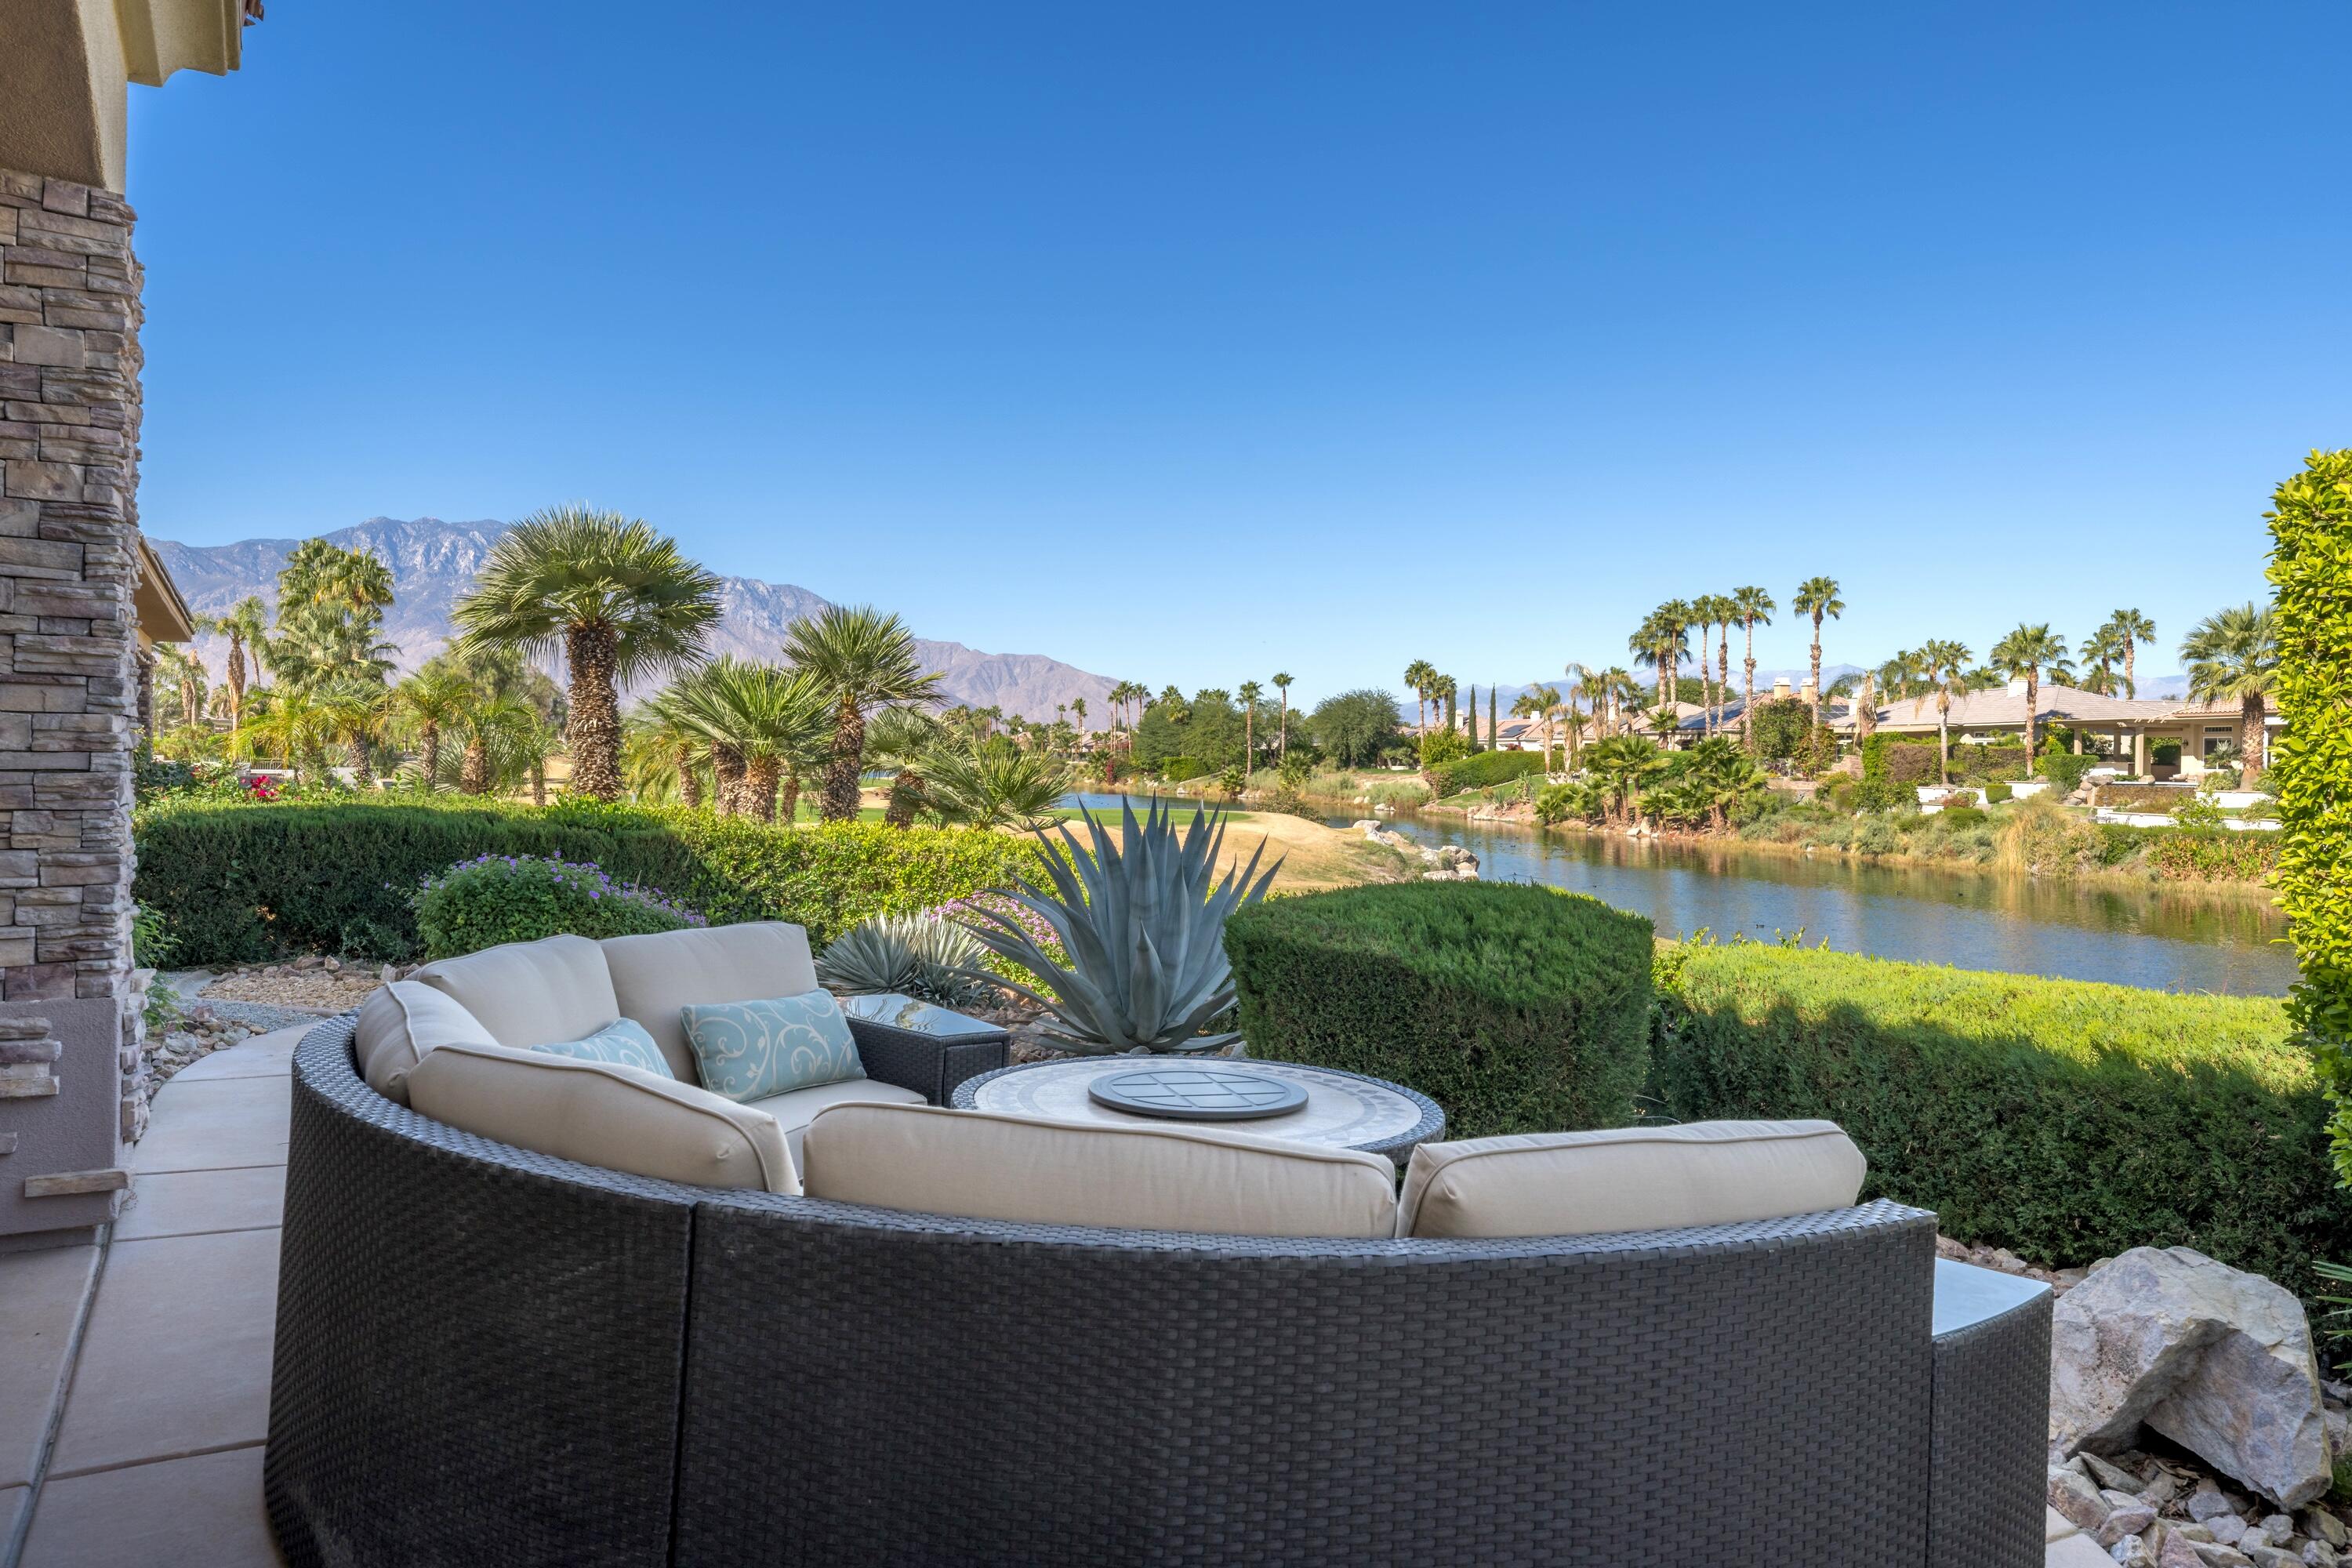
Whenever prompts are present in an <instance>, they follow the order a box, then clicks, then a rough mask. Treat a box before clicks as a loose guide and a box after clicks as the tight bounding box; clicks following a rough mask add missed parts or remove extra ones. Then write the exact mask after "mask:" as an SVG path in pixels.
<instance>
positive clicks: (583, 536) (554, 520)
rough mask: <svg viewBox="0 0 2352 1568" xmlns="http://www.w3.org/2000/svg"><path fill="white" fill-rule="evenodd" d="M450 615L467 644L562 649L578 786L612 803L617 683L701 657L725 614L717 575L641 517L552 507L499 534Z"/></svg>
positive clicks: (616, 777) (616, 788)
mask: <svg viewBox="0 0 2352 1568" xmlns="http://www.w3.org/2000/svg"><path fill="white" fill-rule="evenodd" d="M450 619H451V620H452V621H454V622H455V623H456V624H457V627H458V631H459V636H458V638H457V646H458V647H459V648H460V649H461V650H469V649H480V648H511V649H514V650H516V651H518V652H521V653H529V654H539V655H546V654H551V653H553V652H554V651H556V650H557V649H558V648H561V649H562V653H563V657H564V663H565V667H566V668H568V669H569V670H570V671H571V677H572V692H571V696H572V701H571V712H570V724H569V729H570V739H571V742H572V788H573V789H574V790H575V791H577V792H578V793H580V794H582V795H589V796H592V797H593V798H594V799H597V800H614V799H616V798H618V797H619V795H620V793H621V770H620V752H621V713H620V688H621V686H622V685H623V684H624V683H625V682H627V681H629V680H631V679H635V678H636V677H638V676H643V675H652V674H656V673H659V672H662V671H665V670H670V669H676V668H682V667H684V666H687V665H689V664H691V663H692V662H693V661H694V660H695V659H697V658H700V657H701V655H702V650H703V647H704V645H705V644H706V642H707V641H708V640H709V636H710V629H711V627H712V626H715V625H717V624H718V620H719V579H718V578H717V577H715V576H713V575H712V574H709V572H706V571H704V570H703V569H702V568H701V567H700V566H698V565H697V564H696V563H694V562H692V561H690V560H688V558H687V557H686V555H685V553H684V552H682V551H680V550H679V549H678V547H677V541H676V540H673V539H669V538H667V537H665V536H664V535H663V534H661V533H660V532H659V531H656V529H655V528H654V526H653V525H652V524H651V523H648V522H646V521H644V520H642V519H638V520H635V521H631V520H628V519H625V518H623V517H622V516H621V515H620V514H619V513H617V512H609V511H596V510H591V509H590V508H588V507H586V506H581V505H569V506H559V507H551V508H549V509H548V510H544V511H540V512H534V513H533V514H532V515H531V516H530V517H528V518H525V519H524V520H523V521H520V522H519V523H516V524H515V525H514V526H513V527H512V528H510V529H509V530H508V531H506V532H505V533H504V534H502V535H500V536H499V542H498V543H497V544H495V545H493V546H492V547H491V550H490V558H489V561H488V563H486V564H485V565H484V566H483V568H482V574H481V577H480V579H479V581H478V582H477V583H476V584H475V586H474V590H473V592H472V593H470V594H468V595H466V596H465V597H464V598H462V599H460V600H458V601H457V605H456V607H455V608H454V609H452V610H451V612H450Z"/></svg>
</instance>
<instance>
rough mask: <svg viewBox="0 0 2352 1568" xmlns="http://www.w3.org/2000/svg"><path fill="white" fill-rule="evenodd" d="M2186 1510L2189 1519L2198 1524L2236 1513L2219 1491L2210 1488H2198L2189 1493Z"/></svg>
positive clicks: (2215, 1488)
mask: <svg viewBox="0 0 2352 1568" xmlns="http://www.w3.org/2000/svg"><path fill="white" fill-rule="evenodd" d="M2188 1508H2189V1518H2191V1519H2193V1520H2196V1521H2198V1522H2199V1523H2200V1524H2201V1523H2203V1522H2204V1521H2207V1520H2209V1519H2218V1518H2220V1517H2221V1515H2223V1514H2225V1513H2232V1512H2235V1511H2236V1510H2234V1509H2232V1508H2231V1506H2230V1500H2229V1499H2228V1498H2225V1497H2223V1496H2222V1495H2221V1488H2219V1487H2211V1486H2204V1487H2199V1488H2198V1489H2196V1490H2195V1491H2193V1492H2190V1493H2189V1503H2188Z"/></svg>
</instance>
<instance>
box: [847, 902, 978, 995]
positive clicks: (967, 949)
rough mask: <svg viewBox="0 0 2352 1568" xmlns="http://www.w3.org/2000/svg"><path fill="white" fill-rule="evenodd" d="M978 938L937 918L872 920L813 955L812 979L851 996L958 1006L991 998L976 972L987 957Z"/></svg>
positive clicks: (877, 918) (856, 927)
mask: <svg viewBox="0 0 2352 1568" xmlns="http://www.w3.org/2000/svg"><path fill="white" fill-rule="evenodd" d="M987 956H988V955H987V952H986V950H985V949H983V948H982V946H981V944H980V941H979V939H978V938H977V937H976V936H974V935H973V934H972V933H971V931H966V930H965V929H964V928H963V927H962V926H961V925H959V924H957V923H956V922H955V921H950V920H942V919H940V917H939V916H938V915H936V914H919V915H876V916H874V917H872V918H871V919H868V920H862V921H858V922H857V923H856V925H854V926H851V927H850V928H849V929H848V930H847V931H843V932H842V933H841V934H840V935H839V936H837V937H835V939H834V940H833V941H832V942H830V943H828V944H827V945H826V947H825V950H824V952H821V953H819V954H817V959H816V977H817V979H818V980H819V981H821V982H822V983H824V984H826V985H828V986H831V987H832V988H833V989H834V990H835V991H845V992H847V993H849V994H851V995H861V994H878V993H883V992H893V991H895V992H898V993H899V994H902V995H908V996H912V997H914V998H915V999H916V1000H918V1001H920V1002H935V1003H937V1004H939V1005H940V1006H943V1007H959V1006H962V1005H966V1004H967V1003H971V1002H975V1001H978V1000H980V999H982V997H984V996H986V995H987V994H988V993H989V984H990V977H989V976H987V975H984V974H980V973H976V971H978V969H979V967H980V964H981V963H982V961H983V960H984V959H985V958H986V957H987Z"/></svg>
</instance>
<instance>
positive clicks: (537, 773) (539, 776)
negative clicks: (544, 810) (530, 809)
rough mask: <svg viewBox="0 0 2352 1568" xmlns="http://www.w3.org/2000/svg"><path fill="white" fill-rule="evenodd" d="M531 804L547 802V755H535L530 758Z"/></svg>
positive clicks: (544, 803)
mask: <svg viewBox="0 0 2352 1568" xmlns="http://www.w3.org/2000/svg"><path fill="white" fill-rule="evenodd" d="M530 804H531V805H546V804H547V759H546V758H545V757H533V758H532V759H531V760H530Z"/></svg>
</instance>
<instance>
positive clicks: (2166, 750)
mask: <svg viewBox="0 0 2352 1568" xmlns="http://www.w3.org/2000/svg"><path fill="white" fill-rule="evenodd" d="M2148 760H2149V761H2150V762H2151V763H2154V764H2155V765H2156V766H2158V767H2159V768H2177V767H2179V765H2180V742H2178V741H2158V742H2157V743H2156V745H2155V747H2154V748H2153V749H2152V750H2151V751H2150V752H2149V754H2148Z"/></svg>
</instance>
